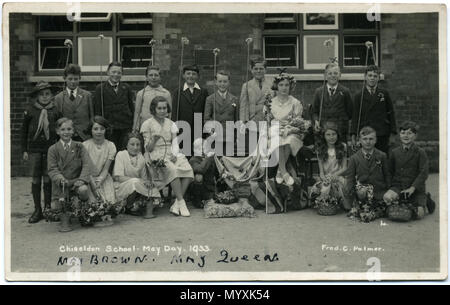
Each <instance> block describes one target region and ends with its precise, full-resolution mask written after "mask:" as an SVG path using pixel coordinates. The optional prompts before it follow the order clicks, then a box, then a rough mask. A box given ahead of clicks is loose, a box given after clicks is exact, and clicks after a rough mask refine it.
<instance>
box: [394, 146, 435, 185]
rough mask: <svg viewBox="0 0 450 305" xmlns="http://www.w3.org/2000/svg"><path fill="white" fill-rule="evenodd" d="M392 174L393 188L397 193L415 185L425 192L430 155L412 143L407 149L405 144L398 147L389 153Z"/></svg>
mask: <svg viewBox="0 0 450 305" xmlns="http://www.w3.org/2000/svg"><path fill="white" fill-rule="evenodd" d="M389 167H390V170H391V175H392V184H391V189H392V190H393V191H395V192H397V193H400V192H401V191H403V190H405V189H407V188H409V187H411V186H414V187H415V188H416V190H417V191H418V192H425V181H426V180H427V178H428V157H427V154H426V152H425V151H424V150H423V149H421V148H420V147H418V146H417V145H416V144H412V145H411V147H410V149H409V150H408V151H406V150H405V149H403V146H400V147H396V148H394V149H393V150H392V152H391V154H390V155H389Z"/></svg>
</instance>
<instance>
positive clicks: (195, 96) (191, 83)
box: [172, 65, 208, 155]
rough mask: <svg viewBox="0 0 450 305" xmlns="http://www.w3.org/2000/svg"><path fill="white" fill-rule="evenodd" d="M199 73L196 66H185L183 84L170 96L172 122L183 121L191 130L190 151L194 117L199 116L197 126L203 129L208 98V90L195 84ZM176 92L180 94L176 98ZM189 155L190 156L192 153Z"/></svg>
mask: <svg viewBox="0 0 450 305" xmlns="http://www.w3.org/2000/svg"><path fill="white" fill-rule="evenodd" d="M199 73H200V72H199V69H198V67H197V66H195V65H193V66H185V67H184V68H183V79H184V81H185V83H184V85H183V86H182V87H181V88H179V89H178V90H176V91H175V92H174V93H173V94H172V96H173V100H172V121H174V122H177V121H185V122H187V123H188V124H189V126H190V128H191V141H190V144H191V146H190V147H191V149H192V143H193V142H194V115H195V114H200V115H201V117H202V120H201V122H200V123H201V125H199V126H201V128H202V129H203V111H204V109H205V103H206V98H207V97H208V90H206V89H203V88H200V86H199V85H198V83H197V81H198V78H199ZM178 92H180V97H178ZM178 103H179V104H178ZM183 132H185V131H183ZM183 147H185V148H186V145H185V143H183ZM191 149H188V151H191ZM189 155H192V153H191V154H189Z"/></svg>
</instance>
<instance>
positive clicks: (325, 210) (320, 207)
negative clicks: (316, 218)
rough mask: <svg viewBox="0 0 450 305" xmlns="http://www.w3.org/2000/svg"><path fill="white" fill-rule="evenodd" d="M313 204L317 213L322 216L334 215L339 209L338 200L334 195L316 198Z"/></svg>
mask: <svg viewBox="0 0 450 305" xmlns="http://www.w3.org/2000/svg"><path fill="white" fill-rule="evenodd" d="M315 206H316V210H317V214H319V215H322V216H332V215H336V214H337V213H338V212H339V210H340V207H339V200H337V199H336V198H335V197H327V198H321V199H316V201H315Z"/></svg>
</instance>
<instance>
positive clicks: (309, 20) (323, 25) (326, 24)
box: [303, 13, 338, 30]
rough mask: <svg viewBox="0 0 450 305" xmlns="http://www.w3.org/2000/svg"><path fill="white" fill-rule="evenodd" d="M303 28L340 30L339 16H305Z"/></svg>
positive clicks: (319, 14)
mask: <svg viewBox="0 0 450 305" xmlns="http://www.w3.org/2000/svg"><path fill="white" fill-rule="evenodd" d="M303 28H304V29H305V30H327V29H338V14H324V13H310V14H305V15H304V21H303Z"/></svg>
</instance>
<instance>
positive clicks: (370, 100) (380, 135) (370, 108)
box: [350, 65, 397, 154]
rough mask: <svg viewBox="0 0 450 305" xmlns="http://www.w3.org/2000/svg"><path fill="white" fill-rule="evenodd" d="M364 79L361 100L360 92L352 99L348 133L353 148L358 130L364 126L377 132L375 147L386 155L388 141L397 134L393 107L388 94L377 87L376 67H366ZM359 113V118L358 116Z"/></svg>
mask: <svg viewBox="0 0 450 305" xmlns="http://www.w3.org/2000/svg"><path fill="white" fill-rule="evenodd" d="M365 78H366V87H365V88H364V93H363V98H362V100H361V92H358V93H357V94H356V95H355V99H354V101H355V107H353V115H352V127H351V131H350V133H351V135H352V144H353V146H354V145H356V134H358V132H359V130H361V128H362V127H364V126H370V127H372V128H373V129H375V131H376V132H377V144H376V146H375V147H376V148H377V149H379V150H381V151H383V152H385V153H386V154H387V153H388V151H389V141H390V139H391V140H392V139H393V137H395V134H396V133H397V131H396V130H397V126H396V123H395V114H394V106H393V104H392V101H391V98H390V96H389V92H387V91H386V90H384V89H381V88H379V87H378V81H379V80H380V70H379V69H378V67H377V66H375V65H371V66H368V67H367V69H366V73H365ZM360 113H361V117H360V116H359V115H360ZM358 121H359V122H358ZM358 125H359V126H358ZM358 129H359V130H358ZM391 142H392V141H391Z"/></svg>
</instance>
